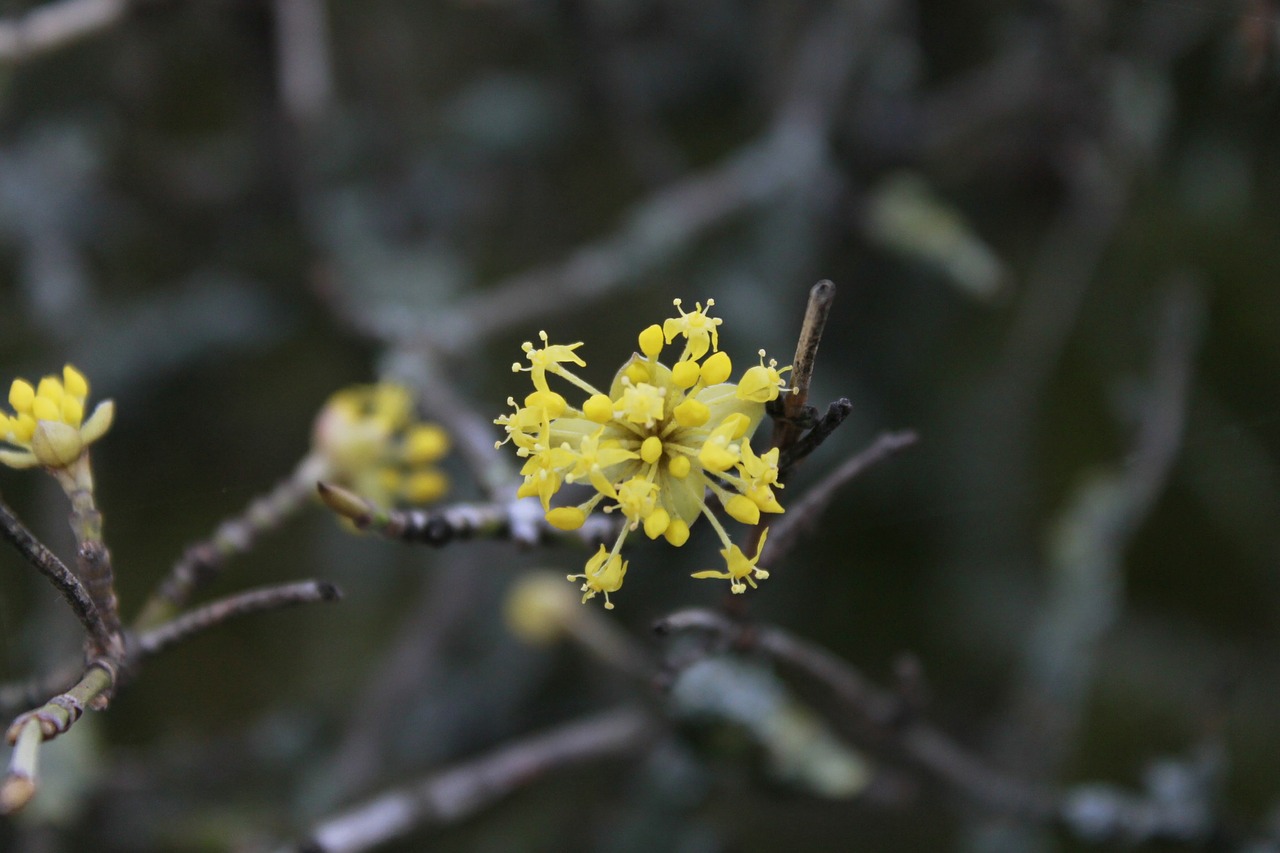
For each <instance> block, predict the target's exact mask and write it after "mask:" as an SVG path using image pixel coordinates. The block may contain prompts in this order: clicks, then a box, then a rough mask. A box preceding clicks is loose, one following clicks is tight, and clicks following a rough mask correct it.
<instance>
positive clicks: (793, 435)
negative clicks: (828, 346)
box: [772, 280, 836, 452]
mask: <svg viewBox="0 0 1280 853" xmlns="http://www.w3.org/2000/svg"><path fill="white" fill-rule="evenodd" d="M835 298H836V286H835V285H834V284H832V283H831V282H830V281H827V280H823V281H820V282H818V283H817V284H815V285H814V286H813V287H812V288H810V290H809V301H808V303H807V304H806V306H805V310H804V322H803V323H802V324H801V325H800V337H799V338H798V339H797V340H796V355H795V358H794V359H793V360H792V362H791V377H790V379H791V393H789V394H787V395H786V396H785V397H784V398H783V401H782V416H781V417H780V418H778V419H777V420H775V421H774V423H773V442H772V443H773V446H774V447H780V448H782V450H783V451H784V452H785V451H786V450H787V448H789V447H790V446H791V445H792V444H794V443H795V441H796V439H797V438H799V437H800V433H801V431H802V427H801V426H800V421H801V419H802V417H803V415H804V410H805V404H806V403H808V402H809V383H810V382H811V381H812V379H813V366H814V363H815V362H816V361H817V357H818V344H820V343H821V342H822V332H823V330H824V329H825V328H826V326H827V317H828V316H830V314H831V305H832V303H833V302H834V301H835Z"/></svg>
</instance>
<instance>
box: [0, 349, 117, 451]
mask: <svg viewBox="0 0 1280 853" xmlns="http://www.w3.org/2000/svg"><path fill="white" fill-rule="evenodd" d="M88 396H89V383H88V381H87V380H86V379H85V378H84V374H82V373H80V371H78V370H76V369H75V368H74V367H72V366H71V365H69V364H68V365H66V366H65V367H63V368H62V378H61V379H59V378H58V377H56V376H46V377H44V378H43V379H41V380H40V383H39V385H38V386H36V387H32V385H31V383H30V382H27V381H26V380H25V379H15V380H13V384H12V385H10V386H9V405H10V406H12V407H13V414H12V415H10V414H6V413H5V412H3V411H0V441H3V442H5V443H7V444H9V445H11V446H12V447H13V448H17V449H9V450H0V463H3V464H5V465H8V466H9V467H11V468H34V467H36V466H37V465H42V466H44V467H45V468H67V467H69V466H70V465H72V464H73V463H74V462H76V460H78V459H79V458H80V457H81V456H83V455H84V453H85V451H86V450H87V449H88V447H89V445H90V444H92V443H93V442H95V441H97V440H98V439H100V438H102V436H104V435H105V434H106V432H107V430H108V429H110V428H111V421H112V419H114V417H115V411H116V409H115V403H113V402H112V401H111V400H104V401H102V402H101V403H99V404H98V405H97V407H96V408H95V409H94V410H93V414H91V415H90V416H89V418H88V420H86V419H85V417H84V413H85V399H86V398H87V397H88Z"/></svg>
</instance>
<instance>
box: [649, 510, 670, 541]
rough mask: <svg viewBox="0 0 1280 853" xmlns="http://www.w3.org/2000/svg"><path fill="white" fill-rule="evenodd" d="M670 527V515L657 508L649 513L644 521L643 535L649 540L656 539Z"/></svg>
mask: <svg viewBox="0 0 1280 853" xmlns="http://www.w3.org/2000/svg"><path fill="white" fill-rule="evenodd" d="M670 525H671V514H670V513H668V512H667V511H666V510H665V509H663V508H662V507H658V508H657V509H655V510H654V511H653V512H651V513H649V517H648V518H646V519H645V520H644V535H645V536H648V537H649V538H650V539H657V538H658V537H659V536H661V535H662V534H664V533H666V532H667V528H668V527H669V526H670Z"/></svg>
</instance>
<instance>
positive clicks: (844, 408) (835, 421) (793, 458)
mask: <svg viewBox="0 0 1280 853" xmlns="http://www.w3.org/2000/svg"><path fill="white" fill-rule="evenodd" d="M784 406H785V404H784ZM852 411H853V403H852V402H850V401H849V398H848V397H841V398H840V399H839V400H836V401H834V402H833V403H831V404H829V405H828V406H827V411H826V412H825V413H824V414H823V415H822V417H820V418H819V417H816V411H815V410H814V409H813V408H812V407H810V406H805V407H804V411H803V413H802V414H801V415H800V417H799V418H798V419H797V420H793V421H791V424H792V425H793V426H797V427H803V426H804V425H809V427H808V428H809V431H808V432H806V433H805V434H804V435H802V436H800V437H799V438H797V439H795V440H794V441H793V442H792V443H791V444H790V445H788V446H785V447H783V449H782V453H781V454H779V457H778V470H779V472H780V473H779V476H780V477H783V476H785V475H786V473H787V472H788V471H790V470H791V469H792V468H794V467H796V465H798V464H799V463H800V461H801V460H802V459H804V458H805V457H806V456H808V455H809V454H810V453H813V451H815V450H817V449H818V448H819V447H821V446H822V443H823V442H824V441H826V440H827V439H828V438H830V437H831V434H832V433H833V432H835V431H836V428H837V427H839V426H840V424H842V423H844V420H845V418H847V417H849V414H850V413H851V412H852ZM779 423H781V421H779Z"/></svg>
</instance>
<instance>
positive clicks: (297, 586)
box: [137, 581, 342, 656]
mask: <svg viewBox="0 0 1280 853" xmlns="http://www.w3.org/2000/svg"><path fill="white" fill-rule="evenodd" d="M340 598H342V591H341V590H340V589H338V587H336V586H334V585H333V584H331V583H328V582H326V581H301V582H299V583H289V584H281V585H279V586H268V587H262V588H261V589H254V590H249V591H248V592H242V593H238V594H236V595H231V596H228V597H226V598H222V599H219V600H218V601H214V602H212V603H210V604H206V605H204V606H203V607H198V608H196V609H195V610H191V611H189V612H187V613H184V614H182V615H181V616H179V617H177V618H175V619H173V620H172V621H169V622H166V623H165V624H163V625H161V626H160V627H158V628H153V629H152V630H150V631H146V632H144V633H142V634H139V635H138V639H137V645H138V652H139V654H141V655H143V656H150V655H154V654H158V653H159V652H162V651H164V650H165V649H167V648H169V647H170V646H173V645H176V644H177V643H180V642H182V641H184V640H187V639H190V638H191V637H193V636H195V635H196V634H200V633H203V632H205V631H208V630H209V629H210V628H216V627H217V626H219V625H221V624H222V623H224V622H229V621H231V620H232V619H239V618H240V617H242V616H248V615H250V614H252V613H262V612H264V611H267V610H280V609H281V608H284V607H293V606H294V605H297V604H311V603H313V602H317V601H337V600H339V599H340Z"/></svg>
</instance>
